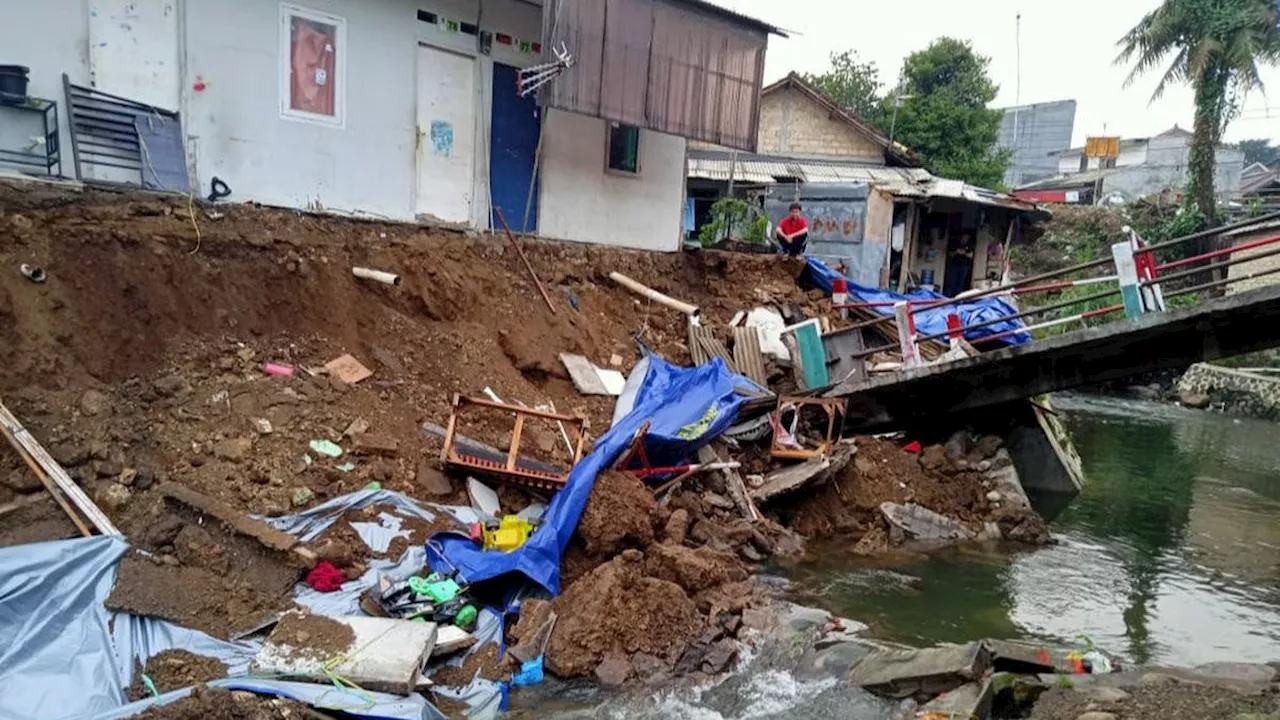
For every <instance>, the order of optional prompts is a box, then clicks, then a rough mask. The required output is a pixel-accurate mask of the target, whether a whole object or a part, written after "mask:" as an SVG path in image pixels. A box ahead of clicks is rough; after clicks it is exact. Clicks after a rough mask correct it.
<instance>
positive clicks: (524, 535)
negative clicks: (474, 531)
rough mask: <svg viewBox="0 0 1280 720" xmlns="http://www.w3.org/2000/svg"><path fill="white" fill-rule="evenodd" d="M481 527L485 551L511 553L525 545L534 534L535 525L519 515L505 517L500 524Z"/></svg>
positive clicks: (488, 524)
mask: <svg viewBox="0 0 1280 720" xmlns="http://www.w3.org/2000/svg"><path fill="white" fill-rule="evenodd" d="M476 524H477V525H480V530H481V532H480V536H481V538H482V544H483V545H484V549H485V550H497V551H499V552H511V551H512V550H515V549H516V548H518V547H520V546H521V545H524V543H525V541H526V540H528V539H529V536H530V535H532V534H533V530H534V525H533V523H531V522H529V521H528V520H525V519H524V518H522V517H519V516H518V515H503V516H502V520H501V521H499V522H486V523H484V524H481V523H476Z"/></svg>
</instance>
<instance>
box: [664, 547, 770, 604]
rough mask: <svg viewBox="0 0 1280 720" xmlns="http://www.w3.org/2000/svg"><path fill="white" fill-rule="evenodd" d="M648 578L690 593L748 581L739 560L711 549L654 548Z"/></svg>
mask: <svg viewBox="0 0 1280 720" xmlns="http://www.w3.org/2000/svg"><path fill="white" fill-rule="evenodd" d="M644 560H645V575H647V576H649V577H654V578H658V579H659V580H666V581H668V582H673V583H675V584H676V585H679V586H680V587H682V588H684V589H685V590H687V591H689V592H690V593H696V592H698V591H699V590H705V589H707V588H710V587H715V586H717V585H723V584H725V583H728V582H739V581H742V580H745V579H746V578H747V570H746V568H744V567H743V566H742V564H741V563H740V562H738V560H737V558H735V557H733V556H732V555H729V554H727V553H721V552H717V551H715V550H712V549H711V548H709V547H700V548H697V549H696V550H695V549H691V548H687V547H685V546H683V545H671V544H662V545H651V546H649V548H648V550H647V552H646V553H645V558H644Z"/></svg>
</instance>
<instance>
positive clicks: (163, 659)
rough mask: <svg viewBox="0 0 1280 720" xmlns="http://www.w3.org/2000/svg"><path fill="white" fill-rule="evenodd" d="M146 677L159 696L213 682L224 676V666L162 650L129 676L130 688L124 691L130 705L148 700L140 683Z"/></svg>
mask: <svg viewBox="0 0 1280 720" xmlns="http://www.w3.org/2000/svg"><path fill="white" fill-rule="evenodd" d="M143 673H146V675H147V677H149V678H151V682H152V683H153V684H154V685H155V688H156V690H157V691H159V692H160V693H162V694H163V693H167V692H169V691H170V690H178V689H181V688H185V687H191V686H192V685H198V684H200V683H204V682H208V681H210V680H217V679H218V678H224V677H226V676H227V666H226V665H225V664H223V662H222V661H221V660H218V659H217V658H211V657H205V656H204V655H196V654H194V653H189V652H187V651H186V650H165V651H164V652H162V653H160V654H158V655H156V656H154V657H152V658H151V659H150V660H148V661H147V666H146V667H145V668H143V667H142V666H141V664H139V665H138V666H137V669H136V670H134V673H133V684H132V685H130V686H129V687H128V689H126V690H125V691H124V694H125V695H126V696H127V697H128V698H129V701H130V702H135V701H138V700H141V699H143V698H145V697H151V689H150V688H148V687H147V686H146V684H144V683H143V681H142V674H143Z"/></svg>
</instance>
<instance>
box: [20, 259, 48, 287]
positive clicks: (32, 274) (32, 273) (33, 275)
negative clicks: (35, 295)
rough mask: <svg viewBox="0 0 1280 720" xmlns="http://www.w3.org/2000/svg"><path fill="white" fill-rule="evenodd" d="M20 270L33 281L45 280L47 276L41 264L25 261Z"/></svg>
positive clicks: (40, 281)
mask: <svg viewBox="0 0 1280 720" xmlns="http://www.w3.org/2000/svg"><path fill="white" fill-rule="evenodd" d="M18 271H19V272H21V273H22V274H23V275H24V276H25V277H26V278H27V279H28V280H30V281H31V282H37V283H42V282H44V278H45V274H44V268H42V267H40V266H39V265H27V264H26V263H23V264H22V265H21V266H19V267H18Z"/></svg>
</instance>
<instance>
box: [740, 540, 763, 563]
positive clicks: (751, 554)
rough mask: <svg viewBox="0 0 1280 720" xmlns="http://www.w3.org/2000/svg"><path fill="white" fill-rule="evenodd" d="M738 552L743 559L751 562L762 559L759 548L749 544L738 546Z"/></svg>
mask: <svg viewBox="0 0 1280 720" xmlns="http://www.w3.org/2000/svg"><path fill="white" fill-rule="evenodd" d="M738 554H739V555H741V556H742V559H743V560H746V561H747V562H751V563H758V562H761V561H763V560H764V555H761V554H760V551H759V550H756V549H755V547H754V546H753V545H749V544H748V545H742V546H741V547H739V548H738Z"/></svg>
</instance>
